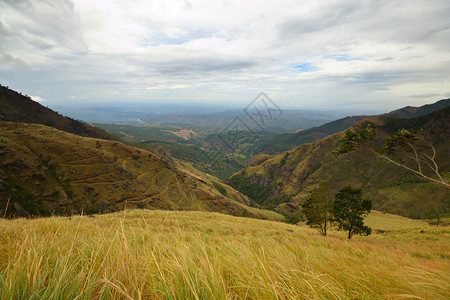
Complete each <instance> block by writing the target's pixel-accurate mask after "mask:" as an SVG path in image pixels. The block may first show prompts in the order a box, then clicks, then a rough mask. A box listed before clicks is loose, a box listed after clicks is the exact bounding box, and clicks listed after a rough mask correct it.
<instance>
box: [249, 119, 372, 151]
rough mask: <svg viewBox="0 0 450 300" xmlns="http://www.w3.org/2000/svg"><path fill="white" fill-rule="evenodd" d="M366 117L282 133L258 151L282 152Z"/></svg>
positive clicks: (347, 126)
mask: <svg viewBox="0 0 450 300" xmlns="http://www.w3.org/2000/svg"><path fill="white" fill-rule="evenodd" d="M365 118H367V116H352V117H345V118H342V119H339V120H335V121H332V122H329V123H326V124H323V125H321V126H318V127H313V128H309V129H306V130H302V131H298V132H287V133H280V134H278V135H276V136H274V137H272V138H271V139H269V140H268V141H266V142H264V143H262V144H261V145H259V146H258V150H257V151H258V152H262V153H266V154H277V153H281V152H284V151H286V150H289V149H292V148H294V147H297V146H299V145H301V144H305V143H311V142H314V141H317V140H320V139H322V138H324V137H326V136H327V135H330V134H333V133H336V132H339V131H342V130H344V129H347V128H349V127H350V126H352V125H354V124H356V123H357V122H358V121H361V120H363V119H365Z"/></svg>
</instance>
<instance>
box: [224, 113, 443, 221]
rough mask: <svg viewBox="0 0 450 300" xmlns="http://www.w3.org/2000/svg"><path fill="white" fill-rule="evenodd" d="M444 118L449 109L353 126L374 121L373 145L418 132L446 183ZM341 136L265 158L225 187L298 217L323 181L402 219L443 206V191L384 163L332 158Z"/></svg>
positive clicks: (355, 155)
mask: <svg viewBox="0 0 450 300" xmlns="http://www.w3.org/2000/svg"><path fill="white" fill-rule="evenodd" d="M449 115H450V107H447V108H445V109H443V110H440V111H436V112H434V113H431V114H428V115H425V116H422V117H417V118H410V119H401V118H397V117H392V116H379V117H374V118H370V119H365V120H362V121H360V122H359V123H357V124H356V125H354V126H353V128H363V127H364V126H366V124H367V123H368V122H372V123H374V124H375V125H376V126H377V139H376V140H375V143H376V144H378V145H381V142H382V139H383V138H384V137H386V136H388V135H390V134H392V133H394V132H395V131H396V130H397V129H401V128H423V129H424V134H425V135H426V136H427V138H429V139H431V140H432V141H433V143H434V145H435V147H436V149H437V153H438V156H437V162H438V165H439V166H440V171H441V172H442V173H444V174H446V176H447V179H448V176H449V171H450V160H449V157H448V142H449V133H450V130H449V127H450V125H449V123H450V118H449V117H448V116H449ZM343 134H344V132H341V133H337V134H333V135H330V136H327V137H325V138H323V139H321V140H319V141H316V142H314V143H309V144H303V145H301V146H299V147H297V148H295V149H292V150H289V151H286V152H284V153H282V154H279V155H275V156H266V157H264V159H261V160H260V161H255V162H254V163H252V164H251V165H250V166H248V167H247V168H245V169H244V170H242V171H240V172H238V173H236V174H235V175H234V176H232V177H231V178H230V179H229V180H228V183H229V184H230V185H231V186H233V187H234V188H236V189H237V190H239V191H241V192H243V193H244V194H246V195H248V196H249V197H250V198H252V199H253V200H254V201H256V202H257V203H259V204H261V205H262V206H263V207H265V208H270V209H276V210H281V211H284V212H286V213H298V210H299V205H300V203H301V202H302V201H303V200H304V199H305V197H306V196H307V195H308V193H309V191H310V190H311V189H312V188H314V187H316V186H317V185H318V184H319V183H320V182H323V181H329V182H330V185H331V187H332V188H333V190H334V191H337V190H338V189H339V188H340V187H342V186H343V185H346V184H352V185H354V186H362V187H363V192H364V193H365V195H366V196H367V197H369V198H371V199H372V200H373V204H374V208H375V209H378V210H382V211H386V212H391V213H396V214H401V215H404V216H409V217H415V218H420V217H424V215H425V214H426V213H427V211H428V209H429V208H430V207H431V206H436V207H442V208H446V207H448V205H449V202H448V201H449V199H450V198H449V195H448V190H447V189H446V188H444V187H440V186H439V185H436V184H434V183H430V182H427V181H425V180H423V179H421V178H419V177H418V176H415V175H413V174H411V173H409V172H408V171H406V170H403V169H401V168H398V167H396V166H394V165H392V164H389V163H387V162H386V161H384V160H381V159H378V158H375V157H372V156H370V155H368V154H361V153H353V154H351V155H350V156H347V155H342V156H339V157H335V156H333V155H332V154H331V151H332V150H333V149H334V147H336V146H337V138H338V137H339V136H342V135H343Z"/></svg>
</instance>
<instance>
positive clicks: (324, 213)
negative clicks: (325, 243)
mask: <svg viewBox="0 0 450 300" xmlns="http://www.w3.org/2000/svg"><path fill="white" fill-rule="evenodd" d="M302 212H303V214H304V215H305V217H306V219H307V221H306V225H308V226H309V227H311V228H317V229H318V230H319V232H320V233H321V234H322V235H327V229H328V225H329V223H330V221H331V220H332V217H333V196H332V195H331V193H330V184H329V183H328V182H324V183H321V184H320V185H319V187H318V188H316V189H314V190H312V191H311V193H310V194H309V196H308V198H307V199H306V201H305V202H303V204H302Z"/></svg>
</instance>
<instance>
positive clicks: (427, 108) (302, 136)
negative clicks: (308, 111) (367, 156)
mask: <svg viewBox="0 0 450 300" xmlns="http://www.w3.org/2000/svg"><path fill="white" fill-rule="evenodd" d="M448 106H450V99H443V100H439V101H437V102H435V103H432V104H426V105H423V106H420V107H412V106H406V107H403V108H400V109H397V110H394V111H392V112H390V113H387V115H388V116H394V117H400V118H415V117H420V116H424V115H427V114H429V113H432V112H433V111H437V110H440V109H443V108H445V107H448ZM368 117H370V116H367V115H360V116H349V117H345V118H342V119H338V120H335V121H332V122H329V123H326V124H323V125H321V126H317V127H312V128H310V129H307V130H302V131H298V132H287V133H281V134H278V135H275V136H273V137H271V138H269V139H267V140H266V141H265V142H263V143H262V144H261V145H258V147H257V148H258V150H257V151H256V152H260V153H266V154H278V153H281V152H284V151H287V150H289V149H292V148H294V147H297V146H299V145H301V144H305V143H312V142H314V141H318V140H320V139H322V138H324V137H326V136H327V135H330V134H333V133H337V132H340V131H342V130H345V129H347V128H349V127H351V126H353V125H354V124H356V123H357V122H359V121H361V120H363V119H366V118H368ZM372 117H375V116H372Z"/></svg>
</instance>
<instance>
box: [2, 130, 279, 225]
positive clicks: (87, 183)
mask: <svg viewBox="0 0 450 300" xmlns="http://www.w3.org/2000/svg"><path fill="white" fill-rule="evenodd" d="M0 129H1V130H0V132H1V135H0V215H2V216H3V215H6V216H30V215H33V216H38V215H50V214H52V213H55V214H68V215H70V214H75V213H81V212H84V213H96V212H103V213H104V212H113V211H118V210H122V209H124V208H148V209H167V210H205V211H217V212H223V213H228V214H232V215H238V216H241V215H243V214H245V215H248V216H250V217H257V218H269V219H278V220H280V219H283V217H282V216H281V215H279V214H276V213H274V212H269V211H263V210H259V209H258V208H256V207H250V206H257V205H255V204H254V203H253V202H252V201H251V200H249V199H248V198H247V197H246V196H244V195H242V194H240V193H238V192H236V191H235V190H233V189H232V188H230V187H228V186H227V185H225V184H222V183H220V182H219V181H218V179H215V178H214V177H212V176H210V177H208V178H206V177H203V176H202V174H201V173H200V172H198V171H194V170H188V169H187V168H186V167H182V166H181V165H180V164H179V163H178V162H177V161H176V160H173V159H171V160H168V159H166V158H162V157H160V156H158V155H156V154H153V153H151V152H148V151H146V150H143V149H138V148H134V147H131V146H128V145H125V144H123V143H121V142H117V141H108V140H101V139H94V138H86V137H81V136H77V135H74V134H70V133H67V132H64V131H60V130H57V129H54V128H51V127H47V126H44V125H37V124H26V123H10V122H0Z"/></svg>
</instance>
